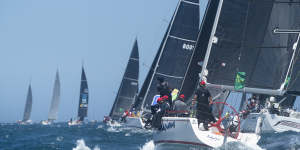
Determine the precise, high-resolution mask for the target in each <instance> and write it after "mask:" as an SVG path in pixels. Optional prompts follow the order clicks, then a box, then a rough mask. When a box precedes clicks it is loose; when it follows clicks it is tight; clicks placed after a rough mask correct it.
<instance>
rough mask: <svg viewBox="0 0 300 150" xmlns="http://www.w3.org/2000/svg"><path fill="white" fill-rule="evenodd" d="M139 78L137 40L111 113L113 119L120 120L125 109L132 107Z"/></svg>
mask: <svg viewBox="0 0 300 150" xmlns="http://www.w3.org/2000/svg"><path fill="white" fill-rule="evenodd" d="M138 79H139V51H138V43H137V40H135V43H134V46H133V48H132V51H131V54H130V58H129V60H128V64H127V67H126V70H125V74H124V76H123V79H122V82H121V85H120V88H119V91H118V94H117V96H116V99H115V102H114V104H113V107H112V109H111V111H110V114H109V116H110V117H111V118H112V119H114V120H118V119H119V118H120V117H121V116H122V114H123V112H124V111H125V110H128V109H130V107H131V105H132V104H133V102H134V100H135V98H136V95H137V92H138Z"/></svg>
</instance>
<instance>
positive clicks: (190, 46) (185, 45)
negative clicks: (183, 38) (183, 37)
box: [182, 43, 195, 51]
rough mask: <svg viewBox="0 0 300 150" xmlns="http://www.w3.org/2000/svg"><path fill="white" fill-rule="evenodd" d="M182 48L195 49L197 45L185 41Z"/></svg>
mask: <svg viewBox="0 0 300 150" xmlns="http://www.w3.org/2000/svg"><path fill="white" fill-rule="evenodd" d="M182 48H183V49H185V50H189V51H191V50H193V49H194V48H195V46H194V45H191V44H186V43H184V44H183V45H182Z"/></svg>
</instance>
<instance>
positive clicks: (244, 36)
mask: <svg viewBox="0 0 300 150" xmlns="http://www.w3.org/2000/svg"><path fill="white" fill-rule="evenodd" d="M250 3H251V2H250V1H249V2H248V6H247V14H246V19H245V22H244V23H245V25H244V28H243V37H242V41H241V47H240V53H239V57H238V62H239V65H238V67H237V70H236V71H237V72H239V71H240V69H239V68H240V66H241V57H242V49H243V48H244V45H245V38H246V29H247V23H248V16H249V9H250Z"/></svg>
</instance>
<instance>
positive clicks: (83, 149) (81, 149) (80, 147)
mask: <svg viewBox="0 0 300 150" xmlns="http://www.w3.org/2000/svg"><path fill="white" fill-rule="evenodd" d="M73 150H91V148H89V147H88V146H86V145H85V142H84V140H83V139H80V140H77V141H76V147H75V148H73ZM93 150H100V148H99V147H98V146H95V147H94V148H93Z"/></svg>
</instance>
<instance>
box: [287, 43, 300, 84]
mask: <svg viewBox="0 0 300 150" xmlns="http://www.w3.org/2000/svg"><path fill="white" fill-rule="evenodd" d="M296 50H297V49H296ZM297 52H298V53H297V54H296V56H295V57H296V58H295V59H294V62H293V64H292V66H291V70H294V66H295V64H296V62H298V61H299V56H300V49H299V48H298V51H297ZM299 76H300V71H297V74H296V77H295V80H293V81H292V82H290V83H288V84H289V85H288V86H287V89H288V87H290V86H293V85H294V84H295V83H296V80H297V79H298V78H299ZM290 77H292V72H291V75H290Z"/></svg>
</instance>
